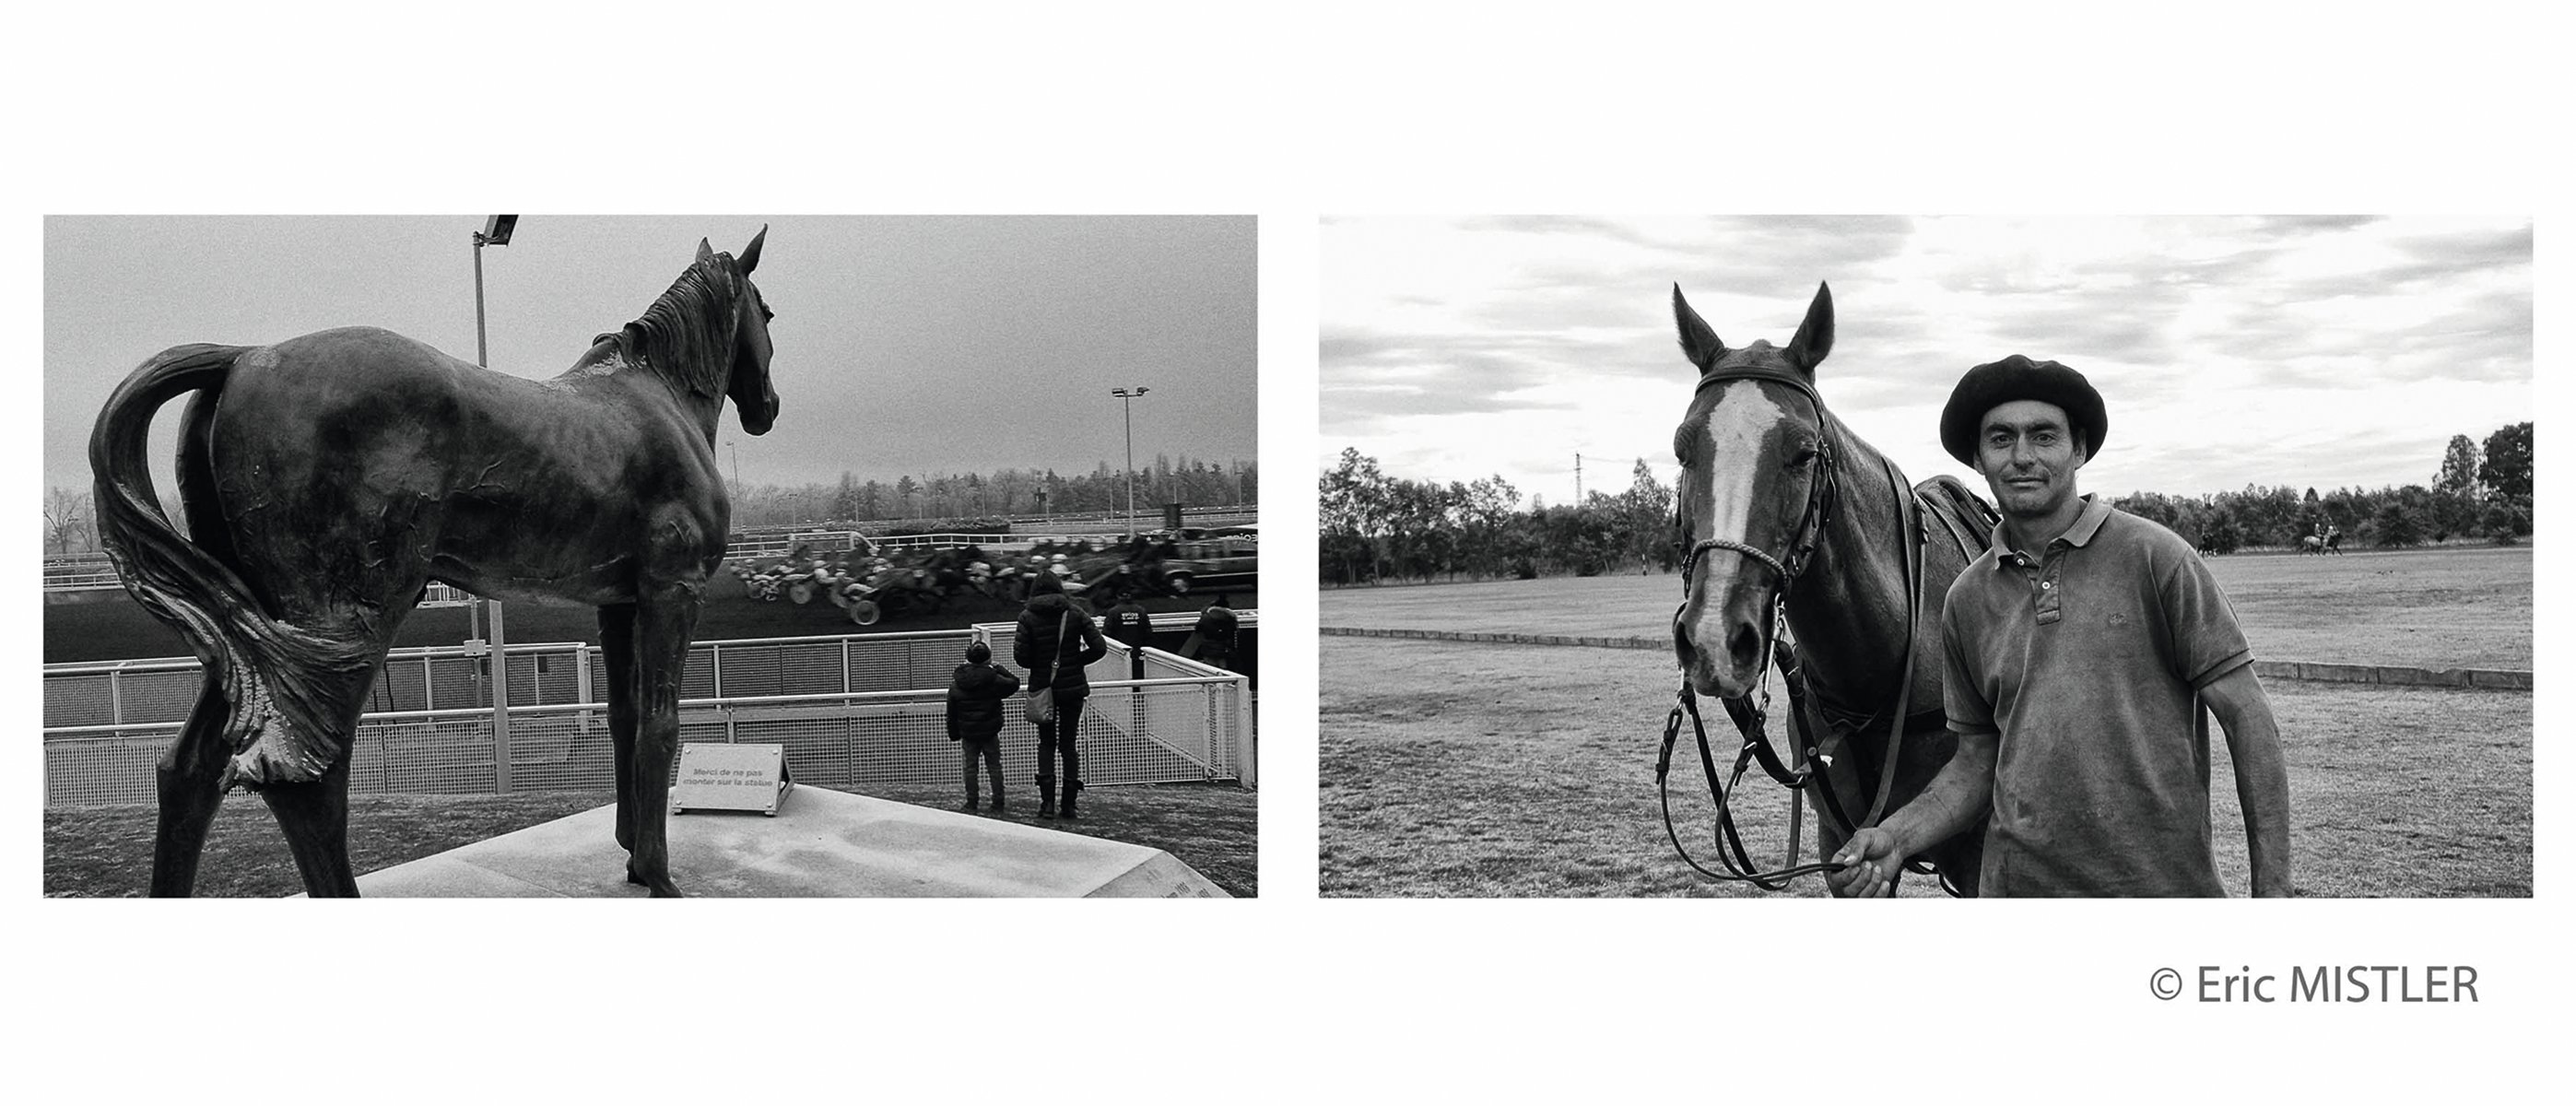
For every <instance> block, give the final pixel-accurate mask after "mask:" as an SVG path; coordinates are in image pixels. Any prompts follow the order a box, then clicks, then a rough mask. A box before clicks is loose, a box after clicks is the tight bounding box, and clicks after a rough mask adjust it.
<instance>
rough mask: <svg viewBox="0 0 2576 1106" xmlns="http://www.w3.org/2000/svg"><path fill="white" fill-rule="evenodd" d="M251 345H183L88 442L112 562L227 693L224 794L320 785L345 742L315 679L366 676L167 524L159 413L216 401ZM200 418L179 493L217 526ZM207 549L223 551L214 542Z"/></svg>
mask: <svg viewBox="0 0 2576 1106" xmlns="http://www.w3.org/2000/svg"><path fill="white" fill-rule="evenodd" d="M251 348H252V347H249V346H217V345H204V344H198V345H186V346H178V347H174V348H172V349H169V350H167V351H164V352H163V353H161V354H160V355H159V356H157V357H154V358H152V359H151V360H149V361H146V362H144V363H143V364H142V365H141V366H140V367H138V368H136V369H135V370H134V372H133V374H132V375H130V376H128V377H126V378H125V383H123V384H120V385H118V386H117V389H116V392H115V393H114V394H113V395H110V396H109V397H108V400H107V405H106V406H105V407H103V408H101V409H100V411H99V414H98V423H97V425H96V426H95V427H94V428H92V430H91V431H90V438H89V464H90V471H91V473H92V475H93V477H94V478H95V479H96V481H97V483H96V485H95V489H94V490H95V495H94V496H93V498H94V500H95V502H96V510H97V512H98V532H99V538H100V540H101V544H103V545H105V546H106V548H107V555H108V559H109V560H110V561H112V562H114V563H115V565H116V574H117V576H118V577H119V578H120V579H122V580H124V581H125V586H126V590H127V591H129V592H132V593H133V595H134V598H135V600H136V601H137V602H140V603H142V604H143V607H144V609H145V610H148V611H151V612H152V613H153V615H154V616H155V617H158V618H160V619H161V620H162V621H164V622H167V623H169V624H170V625H171V626H173V627H175V628H177V629H178V630H179V632H180V633H181V634H182V635H183V636H185V637H186V638H187V639H188V643H189V646H190V647H191V648H192V649H194V650H195V651H196V654H197V660H198V663H200V664H202V665H204V666H205V671H206V672H207V673H208V674H209V676H210V677H212V678H213V679H214V680H216V681H217V683H216V686H217V687H218V688H220V690H221V691H222V693H223V696H224V700H225V703H226V704H227V707H228V709H227V710H226V712H225V717H224V728H223V737H224V740H225V742H226V743H227V745H228V746H229V747H230V748H231V749H232V751H233V756H232V758H231V760H230V762H229V763H228V764H227V765H226V766H225V770H224V780H223V786H224V787H226V788H230V787H231V786H232V785H233V784H234V783H236V782H240V783H246V784H249V785H251V786H253V787H254V788H255V787H257V786H258V785H260V784H266V783H294V782H307V781H311V780H315V779H318V778H320V777H321V775H322V773H323V771H324V770H326V769H328V768H329V767H330V766H331V764H332V763H333V762H334V761H335V760H336V759H338V757H339V755H340V753H341V743H340V742H339V741H337V740H335V739H333V738H332V737H331V734H332V732H333V729H334V727H333V726H332V725H331V723H330V721H329V712H330V709H331V708H328V707H326V706H325V705H324V703H325V702H326V697H325V696H323V695H321V694H320V691H321V689H322V688H323V687H326V686H329V685H328V684H327V682H325V681H321V680H318V679H317V677H319V676H321V675H322V674H323V673H326V672H336V673H345V672H349V671H354V670H358V669H364V668H367V667H370V665H369V660H368V654H367V651H366V650H365V648H364V647H363V645H359V644H344V643H341V642H336V641H333V640H331V639H329V638H328V637H326V636H323V635H318V634H314V633H311V632H308V631H305V630H302V629H299V628H297V627H295V626H293V625H290V624H287V623H284V622H279V621H277V620H275V619H273V618H270V617H269V616H268V614H267V613H266V612H265V611H263V610H262V609H261V607H260V603H259V600H258V599H257V598H256V597H255V596H253V595H252V594H251V591H250V588H249V586H248V585H246V584H244V583H243V582H242V579H241V576H240V574H239V573H237V572H236V571H234V568H233V566H232V565H230V564H227V563H226V562H225V560H224V559H223V558H221V557H219V556H217V555H216V553H215V552H213V551H210V550H209V549H208V548H206V547H205V546H204V545H201V544H199V543H198V542H192V541H190V540H189V539H188V538H186V537H183V536H181V535H180V534H179V532H178V531H177V530H175V529H173V528H172V527H171V525H170V522H169V519H168V518H167V517H165V516H164V515H163V514H162V512H161V506H160V503H159V501H158V499H157V497H156V496H155V495H154V494H153V488H152V472H151V469H150V468H149V467H148V466H147V465H146V464H145V459H144V452H145V446H146V445H147V444H148V440H147V439H148V436H149V434H150V431H151V429H152V416H153V415H154V413H156V412H157V411H159V410H160V408H161V406H162V405H163V404H165V403H168V402H169V401H170V400H172V399H174V398H176V397H178V396H179V395H181V394H183V393H186V392H193V391H204V392H206V393H207V394H208V398H209V399H211V398H212V397H213V396H215V395H219V394H221V392H222V390H223V386H224V382H225V381H226V379H227V378H229V377H230V375H231V373H232V368H233V363H234V361H235V360H237V359H238V358H239V357H240V356H241V355H242V354H243V353H245V352H247V351H249V350H250V349H251ZM204 410H205V411H206V412H211V411H212V407H211V406H208V407H206V408H205V409H204ZM197 416H198V412H191V418H190V420H189V421H190V423H191V424H192V425H190V426H189V427H188V428H187V429H186V430H184V431H183V433H182V438H183V444H182V446H181V451H180V452H181V463H180V468H181V475H180V495H181V497H182V498H183V499H184V500H187V501H189V503H190V504H191V507H192V511H191V513H192V516H194V517H201V518H214V517H217V512H216V511H215V510H213V508H214V507H215V506H216V504H215V503H214V502H213V501H212V500H211V499H210V498H204V499H203V501H202V502H200V500H201V498H202V497H211V496H212V495H213V489H212V487H211V482H210V481H206V480H205V479H204V477H206V476H207V475H208V474H205V473H202V472H197V473H192V472H191V471H190V470H191V468H192V464H191V461H190V460H189V458H188V453H189V451H190V445H189V444H187V443H186V441H185V439H187V438H189V437H191V436H193V435H194V434H195V433H197V432H199V431H200V430H201V429H202V428H201V427H200V426H198V425H195V424H196V423H197ZM197 463H198V464H202V461H201V460H200V461H199V462H197ZM200 508H202V509H203V510H204V513H203V514H202V515H197V514H196V513H195V512H196V510H197V509H200ZM207 540H209V541H216V542H217V548H219V549H220V548H224V545H223V543H221V542H220V540H219V539H216V538H214V537H213V536H211V535H209V536H207Z"/></svg>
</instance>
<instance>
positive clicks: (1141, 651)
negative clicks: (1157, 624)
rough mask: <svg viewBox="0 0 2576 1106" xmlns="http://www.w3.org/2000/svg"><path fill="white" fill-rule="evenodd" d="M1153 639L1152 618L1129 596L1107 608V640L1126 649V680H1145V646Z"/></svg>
mask: <svg viewBox="0 0 2576 1106" xmlns="http://www.w3.org/2000/svg"><path fill="white" fill-rule="evenodd" d="M1153 638H1154V616H1152V615H1150V614H1147V613H1145V605H1144V604H1142V603H1138V602H1137V601H1136V597H1135V596H1133V595H1130V596H1128V597H1126V598H1125V599H1124V600H1121V601H1120V602H1119V604H1118V605H1117V606H1115V607H1111V608H1109V639H1110V640H1111V641H1115V642H1117V643H1119V644H1121V645H1124V646H1126V647H1127V672H1128V675H1127V678H1128V679H1131V680H1141V679H1144V678H1145V644H1146V643H1147V642H1149V641H1152V640H1153Z"/></svg>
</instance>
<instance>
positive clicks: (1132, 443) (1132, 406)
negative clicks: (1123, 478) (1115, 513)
mask: <svg viewBox="0 0 2576 1106" xmlns="http://www.w3.org/2000/svg"><path fill="white" fill-rule="evenodd" d="M1150 391H1153V389H1152V388H1146V387H1142V386H1140V387H1138V388H1136V389H1135V390H1133V391H1130V390H1128V389H1125V388H1111V389H1110V390H1109V394H1110V395H1113V396H1117V397H1118V406H1119V408H1120V410H1121V411H1122V412H1124V414H1125V416H1126V423H1127V540H1129V541H1134V540H1136V397H1138V396H1141V395H1144V394H1145V393H1147V392H1150Z"/></svg>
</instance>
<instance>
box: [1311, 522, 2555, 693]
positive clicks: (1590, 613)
mask: <svg viewBox="0 0 2576 1106" xmlns="http://www.w3.org/2000/svg"><path fill="white" fill-rule="evenodd" d="M2208 564H2209V568H2210V571H2211V572H2212V573H2214V574H2215V575H2216V576H2217V577H2218V581H2219V584H2220V586H2222V587H2224V588H2226V589H2227V595H2228V599H2229V601H2230V602H2232V603H2234V604H2235V606H2236V613H2237V618H2238V620H2239V621H2240V622H2241V623H2242V624H2243V625H2244V627H2245V636H2246V638H2247V640H2248V641H2249V642H2250V643H2251V644H2252V645H2253V646H2254V656H2255V657H2256V658H2257V659H2260V660H2267V661H2310V662H2331V663H2341V664H2387V665H2414V666H2418V667H2423V668H2506V669H2519V670H2529V669H2530V668H2531V667H2532V661H2531V626H2532V606H2531V592H2532V586H2531V578H2532V552H2531V548H2530V547H2529V546H2514V547H2508V548H2503V549H2497V548H2493V547H2486V546H2463V547H2456V548H2444V549H2428V550H2410V551H2405V552H2386V553H2382V552H2369V553H2354V554H2351V555H2348V556H2341V557H2305V556H2300V555H2297V554H2286V553H2285V554H2253V555H2244V556H2228V557H2212V558H2210V559H2209V562H2208ZM1680 602H1681V580H1680V578H1679V577H1678V576H1675V575H1671V574H1666V573H1655V574H1652V575H1647V576H1617V575H1613V576H1595V577H1590V578H1583V577H1550V578H1546V579H1539V580H1490V581H1481V582H1476V583H1464V584H1430V585H1419V586H1386V587H1352V588H1329V589H1326V590H1325V591H1324V593H1323V597H1322V621H1321V624H1322V625H1325V626H1345V627H1358V628H1367V629H1394V628H1403V629H1417V630H1460V631H1473V632H1485V633H1520V634H1558V635H1563V636H1568V637H1637V638H1654V639H1658V640H1668V639H1669V638H1670V637H1671V634H1672V619H1673V608H1674V607H1675V606H1677V605H1679V604H1680Z"/></svg>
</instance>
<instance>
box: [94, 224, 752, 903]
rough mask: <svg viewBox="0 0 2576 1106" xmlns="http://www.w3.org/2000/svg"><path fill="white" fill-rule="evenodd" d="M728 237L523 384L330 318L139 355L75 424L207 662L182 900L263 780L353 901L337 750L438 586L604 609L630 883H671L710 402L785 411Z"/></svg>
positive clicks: (129, 564)
mask: <svg viewBox="0 0 2576 1106" xmlns="http://www.w3.org/2000/svg"><path fill="white" fill-rule="evenodd" d="M768 233H769V231H768V228H766V227H763V228H762V229H761V232H760V233H759V234H758V235H754V236H753V237H752V240H751V244H750V245H749V246H747V247H745V248H744V249H743V251H742V255H741V256H740V257H739V258H737V257H735V256H733V255H731V254H724V253H717V252H715V251H714V250H712V249H710V248H709V247H708V245H707V243H706V242H704V241H700V242H699V243H698V255H697V260H696V261H695V262H693V263H691V264H690V266H689V267H688V269H687V270H686V271H684V272H682V273H681V274H680V277H679V279H678V280H677V281H675V282H674V283H673V284H672V285H671V287H670V290H669V291H666V292H664V293H663V294H662V296H661V298H660V299H658V300H656V301H654V303H653V305H652V306H651V307H649V308H646V309H645V312H644V315H643V317H641V318H639V319H636V320H635V321H633V322H630V323H628V324H626V326H625V327H624V328H622V329H620V330H618V331H616V332H614V333H610V334H603V335H600V336H599V337H598V338H596V339H594V340H593V342H592V345H591V347H590V350H589V351H588V352H587V353H584V354H583V355H582V356H581V358H580V359H579V360H577V361H575V362H574V363H573V366H572V368H571V369H569V370H567V371H565V372H564V373H563V375H561V376H557V377H555V378H554V379H552V380H546V381H536V380H526V379H521V378H519V377H514V376H508V375H504V374H501V373H495V372H491V371H488V370H485V369H482V368H479V367H477V366H475V365H472V364H468V363H466V362H464V361H460V360H458V359H456V358H453V357H449V356H447V355H446V354H443V353H440V352H439V351H437V350H435V349H432V348H430V347H429V346H427V345H424V344H422V343H420V342H416V341H413V340H412V339H409V338H405V337H403V336H401V335H398V334H394V333H391V332H388V331H383V330H377V329H373V328H363V327H359V328H346V329H339V330H325V331H322V332H320V333H316V334H308V335H305V336H303V337H300V338H291V339H288V340H287V341H284V342H280V343H278V344H276V345H273V346H257V347H253V346H218V345H185V346H179V347H176V348H173V349H171V350H168V351H166V352H164V353H162V354H161V355H159V356H157V357H154V358H152V359H151V360H149V361H146V362H144V363H143V365H142V366H141V367H139V368H137V369H135V370H134V372H133V374H132V375H130V376H128V377H127V378H126V379H125V383H124V384H122V385H120V386H119V387H118V388H117V390H116V392H115V394H114V395H112V396H110V397H109V399H108V401H107V406H106V407H105V408H104V409H102V410H101V411H100V412H99V416H98V423H97V426H96V428H95V429H94V430H93V431H92V432H91V435H90V443H89V455H90V467H91V469H92V470H93V472H94V474H95V476H96V479H97V496H96V501H97V504H98V511H99V531H100V534H101V536H102V537H103V538H104V539H105V544H106V546H107V550H108V554H109V556H110V557H111V558H112V559H113V560H114V561H115V563H116V568H117V573H118V575H120V576H121V577H123V578H124V581H125V585H126V587H127V589H128V590H130V591H132V592H133V593H134V596H135V598H136V599H137V600H138V601H140V602H141V603H142V604H143V606H144V607H145V608H147V609H149V610H150V611H152V613H153V614H155V615H157V616H159V617H160V618H161V619H162V620H163V621H165V622H168V623H170V624H171V625H173V626H175V627H176V628H178V629H179V630H180V632H182V633H183V634H185V635H186V636H187V638H188V640H189V643H190V645H191V646H192V647H193V648H194V649H195V651H196V654H197V657H198V660H199V661H200V662H202V663H203V665H204V670H205V685H204V687H203V688H202V689H200V690H199V692H198V695H197V702H196V706H195V708H194V709H193V710H192V711H191V712H190V713H189V715H188V720H187V722H186V724H185V725H184V726H183V728H182V729H181V730H180V732H179V736H178V738H177V739H176V740H175V741H173V742H172V743H171V746H170V749H169V751H168V752H167V753H165V754H164V755H163V756H162V758H161V762H160V765H159V771H158V783H159V791H160V807H161V817H160V824H159V827H158V829H157V832H156V833H155V836H154V839H153V846H152V888H151V890H152V894H154V895H156V896H157V895H186V894H188V893H190V891H191V890H192V889H193V888H194V886H195V884H196V875H197V861H198V857H199V854H200V853H201V852H202V851H203V849H204V846H205V839H206V829H207V826H208V824H209V823H211V822H212V821H213V820H214V816H215V811H216V808H217V807H218V806H219V805H220V804H221V803H222V802H223V797H224V794H225V793H226V792H227V791H229V790H231V788H232V786H233V785H234V784H240V785H242V786H245V787H248V788H250V789H252V790H254V791H257V792H258V793H259V795H260V797H261V798H262V799H264V800H266V802H267V803H268V807H269V810H270V811H271V813H273V814H274V815H275V816H276V818H277V823H278V827H279V828H280V829H281V830H283V831H284V832H285V835H286V840H287V845H288V848H289V849H290V850H291V851H292V852H293V853H294V856H295V864H296V867H297V869H298V870H299V871H300V872H301V874H302V875H303V878H304V887H305V890H306V891H307V892H308V893H309V894H311V895H313V896H315V897H323V896H354V895H356V894H357V893H358V886H357V877H356V876H355V874H354V873H352V872H351V871H350V869H349V847H348V829H349V797H348V793H349V754H350V746H351V742H352V738H353V737H354V736H355V732H356V729H357V724H358V716H359V714H360V712H361V710H362V709H363V707H364V706H365V704H366V700H367V693H368V689H369V687H370V686H371V685H372V683H373V682H374V674H375V669H376V668H377V666H378V665H379V664H381V663H382V662H383V660H384V657H385V652H386V650H387V649H388V648H390V647H391V645H392V644H393V640H394V632H395V631H396V630H397V629H398V628H399V627H400V626H401V625H402V622H403V619H404V618H405V617H407V616H408V615H410V613H411V612H412V610H413V609H414V607H415V606H417V605H418V603H419V602H420V599H421V595H422V592H423V590H424V588H425V587H426V585H427V584H428V583H429V582H431V581H438V582H441V583H445V584H450V585H454V586H456V587H459V588H463V589H466V590H468V591H471V592H473V593H475V594H477V595H482V596H486V597H492V598H506V599H513V600H528V601H534V602H543V603H566V602H570V603H580V604H585V605H589V606H595V607H597V608H598V609H599V629H600V639H601V644H602V652H603V654H604V657H605V659H606V661H607V665H608V672H609V680H608V685H609V686H608V718H609V730H610V737H611V741H612V743H613V745H614V747H615V752H616V756H615V760H616V778H617V843H618V844H619V845H621V846H623V847H625V848H626V849H627V850H628V854H629V855H628V860H627V864H626V877H627V879H628V880H629V881H630V882H634V883H639V884H642V885H644V886H645V887H647V888H650V889H651V891H652V894H653V895H654V897H657V898H659V897H665V896H675V895H678V894H679V893H680V892H679V889H678V888H677V887H676V886H674V885H673V884H672V882H671V875H670V857H669V852H668V848H667V842H666V839H665V837H664V820H665V818H666V816H667V814H668V810H667V806H666V803H665V799H666V797H667V793H668V789H669V786H670V780H671V771H672V760H673V757H674V756H675V755H676V753H677V751H678V744H679V716H678V713H677V712H678V704H679V698H680V675H681V667H682V664H683V663H684V662H685V660H686V658H687V656H688V650H689V638H690V635H691V634H692V633H693V632H694V630H695V629H696V626H697V618H698V602H699V594H700V590H701V589H702V588H703V587H704V586H705V585H706V582H707V579H708V575H709V574H710V573H712V572H713V571H715V569H716V568H717V566H719V565H721V564H722V563H723V561H724V551H725V540H726V534H727V531H728V528H729V525H730V522H731V517H732V504H731V502H730V501H729V500H728V499H727V498H726V493H725V488H724V483H723V482H722V481H721V480H719V479H718V478H717V469H716V457H715V445H714V443H715V435H716V420H717V417H718V415H720V414H721V413H722V411H723V406H724V402H725V400H726V399H728V398H730V399H732V400H733V402H734V407H735V412H736V414H737V416H738V417H739V418H740V419H741V422H742V428H743V429H744V430H745V431H746V432H749V433H752V434H761V433H765V432H767V431H768V429H769V427H770V425H771V423H772V422H774V421H775V420H776V419H777V417H778V394H777V393H776V392H775V391H773V390H772V389H771V387H770V383H769V358H770V345H769V321H770V318H771V315H770V311H769V308H768V306H767V305H766V304H765V303H763V302H762V299H761V295H760V290H759V289H758V288H756V287H754V286H753V285H752V283H751V280H750V276H751V273H752V270H753V269H754V268H755V267H756V266H758V265H759V263H760V246H761V241H762V240H763V239H764V238H766V237H767V236H768ZM190 392H193V393H195V395H194V397H193V398H192V399H191V400H190V401H189V404H188V407H187V412H186V414H185V416H184V417H183V419H182V421H181V423H180V432H179V462H178V477H179V497H180V502H181V505H182V509H183V511H184V512H185V514H186V515H187V521H188V533H187V536H185V537H183V536H181V535H180V534H179V533H178V532H177V531H175V530H174V529H173V528H172V527H171V525H170V522H169V520H168V519H167V518H166V517H164V516H163V514H162V512H161V509H160V507H159V503H158V500H157V498H156V497H155V496H154V494H153V489H152V476H151V472H150V471H149V469H147V468H146V467H145V460H144V452H145V445H146V433H147V431H148V430H149V429H150V426H151V421H152V416H153V413H154V412H155V411H157V410H158V409H159V408H160V407H161V406H162V405H163V404H164V403H167V402H168V401H169V400H171V399H173V398H176V397H177V396H179V395H180V394H182V393H190Z"/></svg>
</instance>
